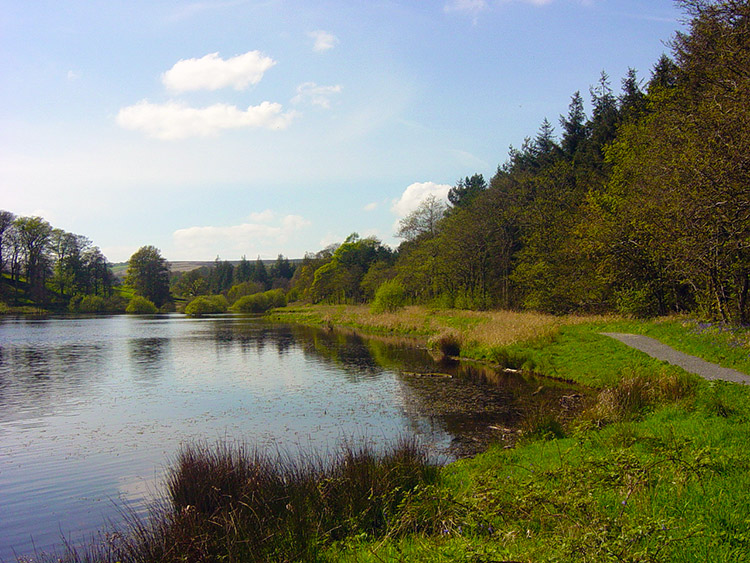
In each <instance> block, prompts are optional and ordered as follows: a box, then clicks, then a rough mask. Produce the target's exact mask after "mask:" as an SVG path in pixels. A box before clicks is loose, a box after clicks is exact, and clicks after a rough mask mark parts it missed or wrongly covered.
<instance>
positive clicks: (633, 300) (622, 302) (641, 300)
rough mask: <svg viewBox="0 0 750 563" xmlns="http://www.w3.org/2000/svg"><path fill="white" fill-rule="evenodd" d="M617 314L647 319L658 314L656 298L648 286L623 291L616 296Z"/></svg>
mask: <svg viewBox="0 0 750 563" xmlns="http://www.w3.org/2000/svg"><path fill="white" fill-rule="evenodd" d="M615 301H616V304H617V312H618V313H622V314H623V315H627V316H631V317H636V318H640V319H646V318H650V317H655V316H656V315H657V313H658V306H657V302H656V298H655V297H654V295H653V292H652V291H651V288H650V287H648V286H645V287H639V288H634V289H621V290H620V291H618V292H616V294H615Z"/></svg>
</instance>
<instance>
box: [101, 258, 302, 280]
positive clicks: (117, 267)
mask: <svg viewBox="0 0 750 563" xmlns="http://www.w3.org/2000/svg"><path fill="white" fill-rule="evenodd" d="M227 262H229V263H231V264H232V265H233V266H236V265H237V264H239V263H240V261H239V260H227ZM250 262H255V260H250ZM274 262H276V259H275V258H274V259H273V260H263V265H264V266H265V267H266V268H270V267H271V266H272V265H273V264H274ZM289 262H291V263H292V264H293V265H294V266H297V265H298V264H299V263H301V262H302V259H300V258H289ZM213 265H214V261H213V260H207V261H201V260H176V261H174V262H170V263H169V269H170V271H171V272H172V273H173V274H176V273H182V272H189V271H191V270H195V269H196V268H202V267H203V266H207V267H211V266H213ZM127 271H128V263H127V262H118V263H116V264H112V273H113V274H114V275H115V277H118V278H124V277H125V274H126V273H127Z"/></svg>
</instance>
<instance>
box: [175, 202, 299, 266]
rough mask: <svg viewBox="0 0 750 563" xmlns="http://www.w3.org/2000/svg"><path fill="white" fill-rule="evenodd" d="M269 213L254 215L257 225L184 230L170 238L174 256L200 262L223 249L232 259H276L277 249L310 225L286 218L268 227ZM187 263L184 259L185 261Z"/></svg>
mask: <svg viewBox="0 0 750 563" xmlns="http://www.w3.org/2000/svg"><path fill="white" fill-rule="evenodd" d="M269 213H270V214H271V215H273V212H270V211H264V212H262V213H254V214H252V215H251V217H256V218H259V219H260V221H258V222H252V223H242V224H241V225H232V226H229V227H211V226H208V227H188V228H186V229H179V230H177V231H175V232H174V233H173V234H172V238H173V240H174V244H175V249H176V251H177V254H178V255H180V256H183V257H192V258H193V259H200V258H201V257H205V256H211V255H213V254H216V249H217V248H223V249H227V250H226V252H231V253H233V254H234V255H235V256H243V255H256V254H262V255H266V256H268V257H272V256H276V255H277V254H278V253H279V252H280V251H281V246H282V245H284V244H286V243H287V242H288V241H289V240H290V239H291V238H292V237H293V236H294V235H295V234H297V233H298V232H299V231H302V230H303V229H305V228H306V227H308V226H310V225H311V223H310V221H308V220H307V219H305V218H304V217H301V216H299V215H286V216H285V217H282V218H281V220H280V221H277V222H276V223H275V224H270V220H269ZM186 259H187V258H186Z"/></svg>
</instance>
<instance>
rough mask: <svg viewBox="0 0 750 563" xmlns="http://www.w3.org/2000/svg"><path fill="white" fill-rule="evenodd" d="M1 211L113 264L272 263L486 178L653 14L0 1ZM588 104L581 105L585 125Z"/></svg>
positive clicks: (579, 4) (383, 229)
mask: <svg viewBox="0 0 750 563" xmlns="http://www.w3.org/2000/svg"><path fill="white" fill-rule="evenodd" d="M0 14H1V15H0V68H2V73H0V123H2V127H0V193H1V194H2V197H0V209H6V210H9V211H12V212H14V213H16V214H19V215H41V216H42V217H44V218H46V219H47V220H48V221H49V222H50V223H52V225H53V226H55V227H60V228H63V229H65V230H67V231H70V232H74V233H77V234H81V235H85V236H87V237H89V238H91V239H92V241H93V242H94V244H96V245H98V246H99V247H100V248H101V249H102V250H103V252H104V254H105V255H106V256H107V257H108V258H109V259H110V261H113V262H119V261H125V260H127V259H128V257H129V256H130V255H131V254H132V253H133V252H134V251H135V250H137V249H138V248H139V247H140V246H143V245H145V244H152V245H154V246H156V247H158V248H160V249H161V251H162V254H163V255H164V256H165V257H166V258H167V259H169V260H189V259H194V260H212V259H213V258H215V257H216V256H217V255H219V256H221V258H222V259H238V258H240V257H241V256H242V255H246V256H247V257H248V258H254V257H256V256H261V257H263V258H275V256H276V255H277V254H278V253H282V254H284V255H286V256H288V257H290V258H297V257H301V256H303V255H304V253H305V252H306V251H311V252H315V251H318V250H320V249H321V248H323V247H325V246H326V245H328V244H330V243H333V242H340V241H342V240H343V239H344V238H345V237H346V236H347V235H349V234H350V233H351V232H354V231H357V232H359V233H360V235H362V236H369V235H374V236H377V237H378V238H380V239H381V240H383V241H384V242H386V243H387V244H391V245H394V246H395V245H397V244H398V240H397V239H395V238H394V237H393V233H394V232H395V228H394V225H395V224H396V223H397V221H398V219H399V217H401V216H403V215H404V214H406V213H408V212H409V210H411V209H413V208H414V206H416V205H417V204H418V203H419V200H420V199H421V198H423V197H425V196H426V195H428V194H430V193H435V194H438V195H441V196H443V195H444V194H445V193H446V191H447V189H448V188H449V187H450V186H451V185H454V184H455V183H456V181H457V180H458V179H459V178H462V177H465V176H469V175H472V174H474V173H481V174H484V176H485V178H487V179H489V178H490V177H491V176H492V175H493V173H494V172H495V171H496V169H497V166H498V165H499V164H501V163H502V162H504V161H505V159H506V156H507V153H508V148H509V146H510V145H514V146H516V147H517V146H520V144H521V143H522V142H523V139H524V137H525V136H533V135H534V134H535V133H536V131H537V130H538V128H539V125H540V124H541V122H542V120H543V119H544V118H545V117H547V118H548V119H549V120H550V121H551V122H552V123H553V124H554V125H556V126H557V130H559V125H558V118H559V116H560V115H561V114H565V113H567V107H568V103H569V101H570V97H571V95H572V94H573V93H574V92H575V91H576V90H580V91H581V93H582V94H583V96H584V98H585V99H586V100H587V101H588V99H589V94H588V89H589V86H590V85H592V84H594V83H595V82H597V80H598V78H599V75H600V72H601V71H602V70H605V71H606V72H607V73H608V74H609V75H610V77H611V81H612V86H613V88H614V89H615V90H616V91H619V87H620V80H621V78H622V77H623V76H625V74H626V72H627V69H628V67H633V68H635V69H637V70H638V72H639V76H640V77H641V78H642V79H644V80H646V79H648V77H649V76H650V72H651V69H652V67H653V64H654V63H655V62H656V60H657V59H658V57H659V56H660V55H661V54H662V53H663V52H667V53H668V52H669V47H668V45H667V43H668V41H669V39H670V38H671V37H672V35H673V34H674V32H675V31H676V30H677V29H678V28H679V27H680V25H681V23H680V22H681V18H682V14H681V13H680V12H679V10H678V9H677V8H676V7H675V5H674V3H673V2H672V1H671V0H440V1H434V2H433V1H426V0H425V1H416V0H412V1H406V0H404V1H396V0H392V1H388V0H384V1H378V0H373V1H362V2H360V1H351V0H349V1H343V0H342V1H325V2H317V1H305V2H302V1H286V0H268V1H260V0H201V1H186V2H180V1H176V0H171V1H162V0H153V1H138V0H128V1H119V0H103V1H88V2H84V1H77V0H49V1H47V0H23V1H20V0H19V1H17V0H13V1H10V0H0ZM588 107H589V106H587V109H588Z"/></svg>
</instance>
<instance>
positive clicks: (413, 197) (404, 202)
mask: <svg viewBox="0 0 750 563" xmlns="http://www.w3.org/2000/svg"><path fill="white" fill-rule="evenodd" d="M451 187H452V186H449V185H447V184H436V183H435V182H416V183H414V184H411V185H410V186H408V187H407V188H406V189H405V190H404V193H403V194H401V197H400V198H399V199H396V200H393V205H391V211H392V212H393V213H394V214H396V215H397V216H398V217H401V218H403V217H406V216H407V215H408V214H409V213H411V212H412V211H414V210H415V209H416V208H417V207H419V204H420V203H422V202H423V201H424V200H425V199H426V198H427V197H428V196H431V195H434V196H435V197H436V198H437V199H447V198H448V191H450V189H451Z"/></svg>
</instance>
